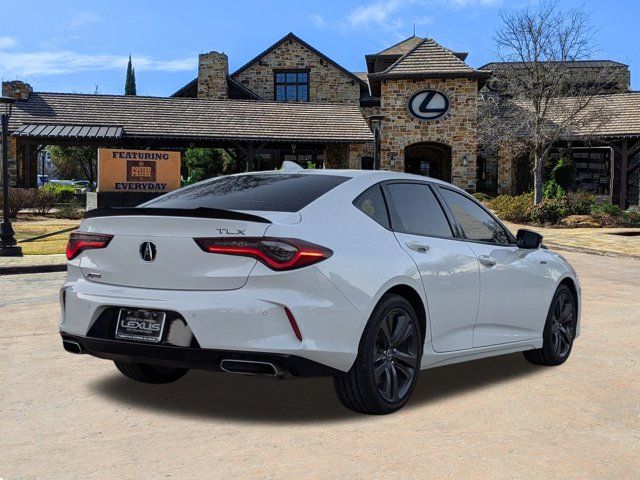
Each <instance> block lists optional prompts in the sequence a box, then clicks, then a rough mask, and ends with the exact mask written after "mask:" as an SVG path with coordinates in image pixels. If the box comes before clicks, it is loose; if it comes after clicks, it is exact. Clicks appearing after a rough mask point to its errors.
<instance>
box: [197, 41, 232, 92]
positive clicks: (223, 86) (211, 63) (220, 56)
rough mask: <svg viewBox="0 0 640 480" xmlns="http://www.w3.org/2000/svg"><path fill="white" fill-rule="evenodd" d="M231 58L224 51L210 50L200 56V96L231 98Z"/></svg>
mask: <svg viewBox="0 0 640 480" xmlns="http://www.w3.org/2000/svg"><path fill="white" fill-rule="evenodd" d="M228 73H229V59H228V58H227V56H226V55H225V54H224V53H219V52H209V53H203V54H200V56H199V57H198V98H213V99H216V100H224V99H227V98H229V90H228V85H227V75H228Z"/></svg>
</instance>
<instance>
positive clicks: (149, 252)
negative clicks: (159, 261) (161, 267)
mask: <svg viewBox="0 0 640 480" xmlns="http://www.w3.org/2000/svg"><path fill="white" fill-rule="evenodd" d="M140 258H141V259H142V260H144V261H145V262H153V261H154V260H155V259H156V244H155V243H153V242H142V243H141V244H140Z"/></svg>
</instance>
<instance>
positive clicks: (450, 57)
mask: <svg viewBox="0 0 640 480" xmlns="http://www.w3.org/2000/svg"><path fill="white" fill-rule="evenodd" d="M489 75H490V72H487V71H479V70H475V69H473V68H471V67H470V66H469V65H467V64H466V63H465V62H464V61H462V60H461V59H460V57H459V56H457V55H456V54H455V53H454V52H452V51H451V50H449V49H448V48H445V47H443V46H442V45H440V44H439V43H437V42H436V41H435V40H433V39H431V38H425V39H424V40H422V41H420V42H419V43H418V44H416V45H415V46H414V47H413V48H412V49H411V50H409V51H408V52H407V53H405V54H404V55H403V56H402V57H400V58H399V59H398V60H397V61H396V62H395V63H394V64H393V65H391V66H390V67H389V68H387V69H386V70H384V71H382V72H379V73H373V74H370V76H374V77H381V78H420V77H421V78H429V77H473V78H487V77H488V76H489Z"/></svg>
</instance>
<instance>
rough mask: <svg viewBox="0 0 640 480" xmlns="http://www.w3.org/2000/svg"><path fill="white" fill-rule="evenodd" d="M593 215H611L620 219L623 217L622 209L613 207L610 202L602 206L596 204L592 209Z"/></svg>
mask: <svg viewBox="0 0 640 480" xmlns="http://www.w3.org/2000/svg"><path fill="white" fill-rule="evenodd" d="M591 214H592V215H611V216H614V217H619V216H621V215H622V209H621V208H620V207H619V206H617V205H613V204H612V203H610V202H605V203H600V204H594V205H593V206H592V207H591Z"/></svg>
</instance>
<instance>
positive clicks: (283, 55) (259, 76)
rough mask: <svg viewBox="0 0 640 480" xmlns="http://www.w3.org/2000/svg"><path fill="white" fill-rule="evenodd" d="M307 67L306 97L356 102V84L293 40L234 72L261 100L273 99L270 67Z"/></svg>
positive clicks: (357, 87)
mask: <svg viewBox="0 0 640 480" xmlns="http://www.w3.org/2000/svg"><path fill="white" fill-rule="evenodd" d="M279 69H309V101H310V102H318V103H321V102H334V103H337V102H339V103H349V104H358V103H359V102H360V84H359V83H358V82H356V81H355V80H354V79H353V78H352V77H350V76H349V75H347V74H346V73H345V72H343V71H342V70H340V69H338V68H336V67H335V66H334V65H332V64H331V63H329V62H327V61H326V60H324V59H322V58H321V57H319V56H318V55H317V54H316V53H314V52H312V51H311V50H309V49H307V48H306V47H304V46H303V45H301V44H300V43H298V42H296V41H294V40H288V41H286V42H284V43H282V44H281V45H279V46H278V47H276V48H275V49H274V50H272V51H271V52H269V53H268V54H267V55H265V56H264V57H262V58H260V59H259V60H256V61H255V62H254V63H253V64H251V65H250V66H249V67H248V68H246V69H245V70H243V71H242V72H240V73H239V74H237V75H235V76H234V80H237V81H238V82H240V83H241V84H243V85H244V86H246V87H247V88H249V89H250V90H252V91H253V92H255V93H257V94H258V95H260V97H262V98H263V99H265V100H274V99H275V93H274V70H279Z"/></svg>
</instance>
